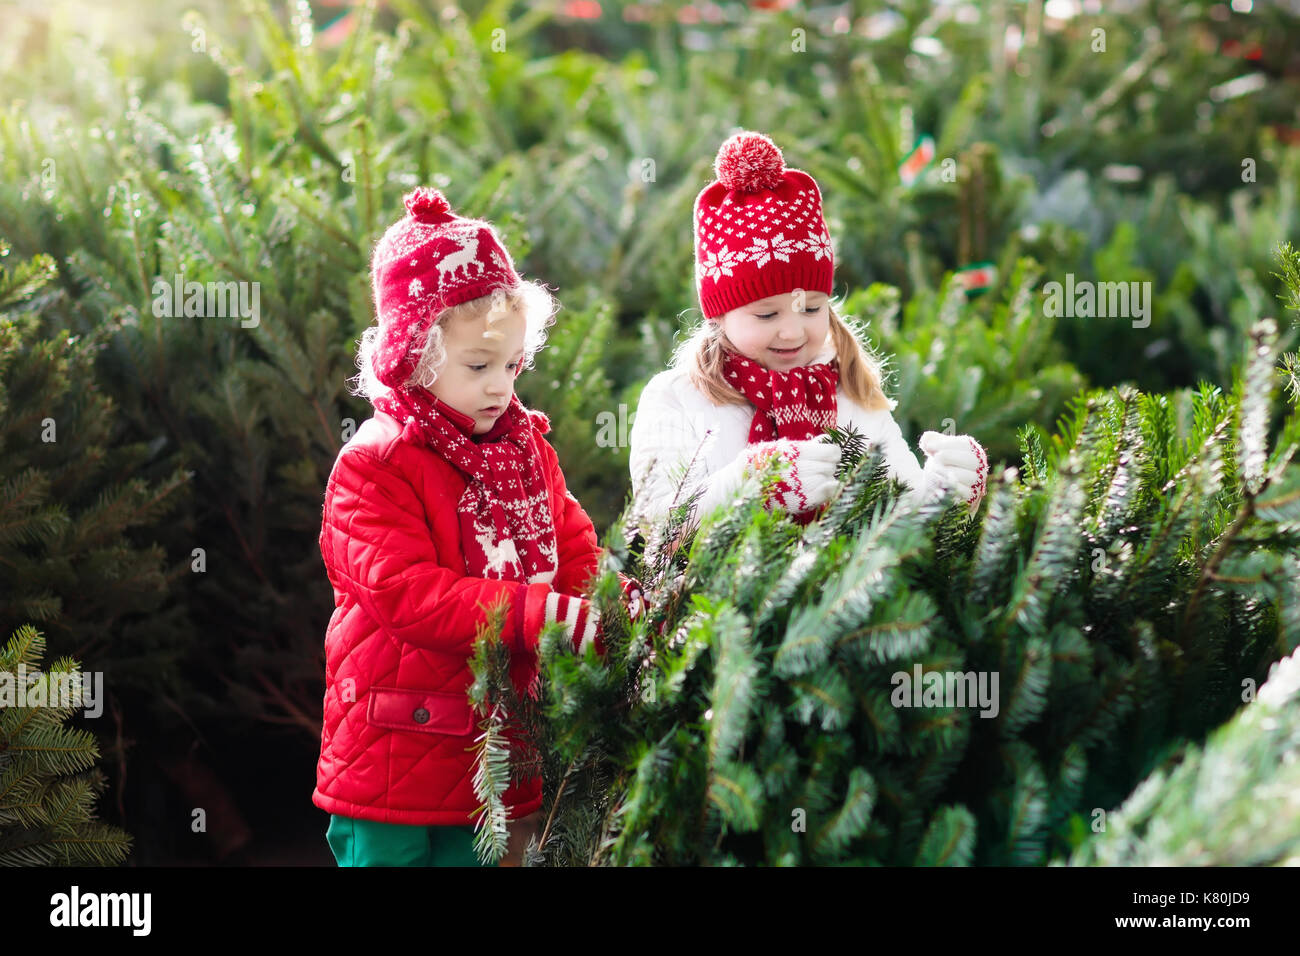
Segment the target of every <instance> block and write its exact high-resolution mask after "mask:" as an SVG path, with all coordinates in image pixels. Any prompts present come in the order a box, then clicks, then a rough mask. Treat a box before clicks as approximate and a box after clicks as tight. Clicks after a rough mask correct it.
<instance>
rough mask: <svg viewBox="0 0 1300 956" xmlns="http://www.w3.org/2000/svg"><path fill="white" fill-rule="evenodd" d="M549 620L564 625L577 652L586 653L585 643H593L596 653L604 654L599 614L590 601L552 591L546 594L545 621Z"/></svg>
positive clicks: (548, 621)
mask: <svg viewBox="0 0 1300 956" xmlns="http://www.w3.org/2000/svg"><path fill="white" fill-rule="evenodd" d="M551 621H559V622H560V623H561V624H563V625H564V630H565V633H567V634H568V635H569V640H571V641H572V642H573V648H574V650H576V651H577V652H578V653H579V654H584V653H586V651H587V645H588V644H592V643H594V644H595V645H596V653H597V654H600V655H602V656H603V655H604V653H605V642H604V640H603V639H602V636H601V632H600V615H599V614H598V613H597V612H596V609H595V608H594V607H592V606H591V602H590V601H588V600H586V599H585V598H576V597H570V596H569V595H567V594H561V593H560V592H559V591H552V592H551V593H550V594H548V595H546V623H548V624H549V623H550V622H551Z"/></svg>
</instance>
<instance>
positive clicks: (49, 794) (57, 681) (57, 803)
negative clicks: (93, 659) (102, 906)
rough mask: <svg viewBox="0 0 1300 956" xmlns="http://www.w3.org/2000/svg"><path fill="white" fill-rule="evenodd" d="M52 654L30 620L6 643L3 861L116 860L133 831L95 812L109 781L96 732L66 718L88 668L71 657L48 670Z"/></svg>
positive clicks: (1, 739)
mask: <svg viewBox="0 0 1300 956" xmlns="http://www.w3.org/2000/svg"><path fill="white" fill-rule="evenodd" d="M44 656H45V636H44V635H43V634H41V632H40V631H38V630H36V629H35V628H33V627H31V626H29V625H25V626H23V627H20V628H18V629H17V630H16V631H14V632H13V635H12V636H11V637H10V638H9V640H8V641H7V642H6V643H5V645H4V647H3V649H0V680H3V682H4V688H3V691H2V692H0V866H113V865H116V864H118V863H121V862H122V861H123V860H124V859H125V858H126V856H127V854H128V853H129V852H130V849H131V837H130V836H129V835H128V834H127V833H126V832H124V831H123V830H120V829H118V828H117V827H111V826H106V825H104V824H102V823H98V822H96V821H95V819H94V804H95V800H96V798H97V797H98V796H99V795H100V794H101V793H102V792H103V790H104V787H105V782H106V781H105V778H104V775H103V773H102V772H101V771H100V770H99V768H98V767H97V766H96V764H95V761H96V760H98V758H99V747H98V745H97V744H96V743H95V736H94V734H92V733H90V732H89V731H86V730H78V729H75V728H71V727H66V726H64V725H65V723H66V722H67V721H68V719H69V718H70V717H72V715H73V714H74V713H75V712H76V710H77V709H78V706H79V705H80V703H81V701H82V694H83V690H85V687H84V682H85V675H84V674H82V672H81V670H80V667H79V665H78V664H77V663H76V662H75V661H74V660H72V658H70V657H60V658H58V659H57V660H55V661H54V662H53V663H52V664H51V665H50V667H49V668H48V669H45V670H41V669H39V668H40V661H41V659H42V658H43V657H44ZM65 692H66V694H67V696H66V698H65V697H64V696H63V695H64V693H65ZM10 695H12V696H10ZM6 698H8V699H6ZM56 701H58V703H56ZM29 705H30V706H29Z"/></svg>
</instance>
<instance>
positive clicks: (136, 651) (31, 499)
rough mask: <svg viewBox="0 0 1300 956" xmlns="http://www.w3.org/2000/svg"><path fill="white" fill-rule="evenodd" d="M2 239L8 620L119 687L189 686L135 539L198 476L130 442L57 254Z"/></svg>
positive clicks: (164, 583)
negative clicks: (81, 329) (66, 324)
mask: <svg viewBox="0 0 1300 956" xmlns="http://www.w3.org/2000/svg"><path fill="white" fill-rule="evenodd" d="M9 252H10V249H9V246H8V245H7V244H6V243H4V241H3V240H0V460H3V462H4V469H3V475H2V476H0V565H3V566H4V568H5V574H4V577H3V583H0V629H3V630H4V631H5V632H6V633H12V632H13V631H14V630H15V629H16V628H18V627H20V626H22V625H24V624H27V623H31V622H39V625H40V626H41V627H42V629H43V631H44V633H45V639H47V640H48V641H49V642H50V645H51V648H52V650H53V651H54V652H55V653H57V654H59V655H64V654H70V653H73V652H75V653H76V654H77V655H78V656H79V657H81V658H82V659H84V660H88V661H90V662H91V663H92V665H93V666H94V667H95V669H96V670H102V671H104V672H105V673H106V675H107V680H108V683H109V687H110V688H111V689H112V692H113V693H114V694H118V693H121V692H123V691H126V690H134V691H137V692H139V691H146V690H147V691H148V692H149V693H150V695H151V696H152V697H153V698H154V702H155V703H157V702H158V701H157V698H158V697H159V696H161V695H164V694H179V693H182V692H183V688H184V686H185V685H184V683H183V677H182V675H180V674H179V673H178V671H177V669H176V666H175V665H176V662H177V660H178V659H179V658H180V656H181V655H182V653H183V651H182V650H181V648H182V647H183V646H184V644H185V643H186V641H187V637H186V631H185V627H184V624H183V621H184V615H183V609H181V608H177V607H176V606H175V605H174V604H171V605H168V604H166V603H165V602H166V598H167V595H168V589H169V579H171V580H172V581H174V580H175V578H176V577H177V576H178V575H180V574H183V573H185V572H186V571H188V567H189V561H188V559H187V560H186V561H185V562H184V563H183V564H182V565H181V566H180V567H179V568H178V567H174V566H173V567H169V566H168V564H167V562H166V559H165V555H164V554H163V552H162V550H161V549H160V548H159V547H157V545H154V544H146V545H141V544H140V543H139V542H138V538H137V537H136V536H137V535H139V534H140V533H141V531H142V530H144V529H151V528H154V527H156V526H157V525H158V524H159V523H160V522H161V521H163V520H165V519H166V518H167V517H168V516H169V515H171V514H173V513H174V512H175V511H176V509H177V508H179V507H180V506H181V505H182V504H183V502H184V500H185V492H186V483H187V481H188V478H189V476H188V475H187V474H185V473H184V472H183V471H181V470H174V471H171V470H163V469H160V468H158V467H157V464H156V458H155V456H156V452H157V448H156V447H154V448H151V447H150V446H148V445H146V444H144V443H143V442H132V441H129V440H125V438H124V436H123V434H122V429H121V427H120V425H119V422H118V419H117V414H118V409H117V407H116V405H115V403H114V402H113V401H112V400H111V399H110V398H109V397H108V396H106V395H105V394H104V393H103V391H102V390H101V389H100V388H99V387H98V386H97V384H96V381H95V369H94V358H95V353H96V351H97V349H98V348H99V347H100V346H101V345H102V340H101V339H100V338H99V337H97V336H77V335H71V334H69V333H68V331H67V330H65V329H61V328H60V327H59V326H58V324H57V323H56V322H55V320H54V317H55V316H57V315H58V314H59V311H60V308H61V306H62V305H63V304H65V303H66V299H67V296H66V294H65V293H64V292H63V291H62V290H61V289H59V288H58V287H57V285H55V282H56V276H57V269H56V267H55V265H54V263H53V261H52V260H51V259H50V258H49V257H48V256H38V257H36V258H34V259H32V260H29V261H27V262H19V261H12V262H11V260H10V256H9Z"/></svg>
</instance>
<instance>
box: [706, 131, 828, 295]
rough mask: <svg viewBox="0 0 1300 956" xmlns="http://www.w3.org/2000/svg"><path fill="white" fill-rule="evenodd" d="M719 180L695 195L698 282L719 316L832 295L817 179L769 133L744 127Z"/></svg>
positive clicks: (724, 152)
mask: <svg viewBox="0 0 1300 956" xmlns="http://www.w3.org/2000/svg"><path fill="white" fill-rule="evenodd" d="M713 167H714V171H715V172H716V173H717V176H718V178H717V181H716V182H713V183H710V184H709V185H708V186H706V187H705V188H704V189H703V190H702V191H701V192H700V194H699V195H698V196H697V197H696V198H695V289H696V292H697V293H698V294H699V298H700V308H701V309H702V310H703V312H704V316H705V318H709V319H714V318H717V317H718V316H720V315H723V314H724V313H726V312H729V311H730V310H732V309H735V308H739V307H740V306H742V305H747V304H748V303H750V302H753V301H755V300H756V299H762V298H764V297H765V296H769V295H777V294H780V293H785V292H791V291H793V290H794V289H805V290H807V291H809V292H812V291H819V292H825V293H826V294H827V295H830V294H831V280H832V277H833V275H834V272H835V261H834V258H833V255H832V250H831V239H830V235H829V234H828V233H827V231H826V222H825V220H823V219H822V196H821V191H820V190H819V189H818V188H817V183H816V181H815V180H814V179H813V178H812V177H811V176H809V175H808V174H807V173H805V172H804V171H803V170H801V169H787V168H786V166H785V160H784V158H783V157H782V155H781V150H780V149H778V148H777V146H776V144H775V143H773V142H772V141H771V140H770V139H768V138H767V137H766V136H764V135H763V134H762V133H754V132H750V131H748V130H746V131H742V132H739V133H737V134H736V135H734V136H732V137H731V138H729V139H728V140H727V141H726V142H725V143H723V144H722V148H721V149H719V150H718V156H717V159H715V160H714V163H713Z"/></svg>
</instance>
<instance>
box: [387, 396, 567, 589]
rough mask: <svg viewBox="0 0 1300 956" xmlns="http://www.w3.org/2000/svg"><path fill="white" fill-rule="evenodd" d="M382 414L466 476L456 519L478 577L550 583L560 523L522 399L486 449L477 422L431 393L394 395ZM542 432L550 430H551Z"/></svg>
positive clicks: (468, 564) (468, 563)
mask: <svg viewBox="0 0 1300 956" xmlns="http://www.w3.org/2000/svg"><path fill="white" fill-rule="evenodd" d="M374 404H375V407H376V408H377V409H379V410H380V411H383V412H387V413H388V414H389V415H392V416H393V418H395V419H397V421H399V422H402V423H407V422H411V423H414V425H415V427H416V429H417V430H418V432H419V434H420V437H421V438H422V439H423V441H424V442H425V444H427V445H428V446H429V448H431V449H432V450H433V451H434V452H436V453H437V454H438V455H440V456H441V457H442V458H444V459H446V461H447V462H449V463H450V464H452V465H453V466H455V467H456V468H457V469H458V470H459V471H460V472H461V473H462V474H464V475H465V477H466V479H467V483H466V485H465V491H464V493H463V494H462V495H461V497H460V502H459V503H458V505H457V507H456V512H457V514H459V516H460V536H461V549H462V551H463V552H464V555H465V568H466V571H467V573H468V574H469V576H470V577H477V578H499V579H503V580H512V581H527V582H528V583H530V584H531V583H534V582H538V581H541V582H544V583H549V582H550V581H551V580H552V579H553V578H554V576H555V571H556V568H557V566H558V565H557V560H556V538H555V523H554V521H553V520H552V518H551V507H550V501H549V496H548V493H547V489H546V479H545V476H544V475H543V473H542V467H541V460H540V458H539V456H538V455H537V453H536V448H535V446H534V444H533V438H532V432H533V424H532V421H531V420H530V416H531V415H533V414H537V415H538V418H539V419H540V420H541V421H542V422H543V423H544V422H545V417H544V416H541V415H540V413H530V412H529V411H528V409H526V408H524V406H523V403H522V402H520V401H519V397H518V396H517V395H512V396H511V397H510V404H509V405H507V406H506V409H505V411H504V412H502V414H501V417H500V418H498V419H497V420H496V423H495V424H494V425H493V426H492V429H491V431H489V432H487V433H486V434H485V435H483V436H481V437H482V440H481V441H480V442H475V441H473V440H471V436H472V435H473V429H474V419H473V418H471V417H470V416H468V415H465V414H463V413H461V412H458V411H456V409H454V408H452V407H451V406H450V405H448V404H447V403H446V402H443V401H442V400H441V399H439V398H438V397H437V396H436V395H434V394H433V393H432V392H430V391H429V390H428V389H426V388H420V387H418V386H416V387H406V388H399V389H393V390H392V391H390V392H389V393H388V394H387V395H385V396H381V397H379V398H377V399H375V403H374ZM542 430H543V431H545V430H546V428H545V426H544V425H543V426H542Z"/></svg>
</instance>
